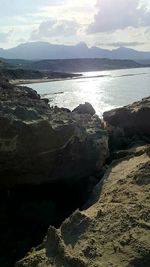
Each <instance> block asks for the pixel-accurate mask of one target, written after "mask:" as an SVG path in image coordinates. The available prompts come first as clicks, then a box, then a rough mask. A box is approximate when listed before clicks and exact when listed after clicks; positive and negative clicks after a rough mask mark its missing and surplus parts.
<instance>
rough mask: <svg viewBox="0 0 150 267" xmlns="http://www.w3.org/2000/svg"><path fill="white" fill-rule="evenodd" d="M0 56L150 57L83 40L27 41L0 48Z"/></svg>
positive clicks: (141, 58) (144, 53) (124, 48)
mask: <svg viewBox="0 0 150 267" xmlns="http://www.w3.org/2000/svg"><path fill="white" fill-rule="evenodd" d="M0 57H3V58H7V59H8V58H10V59H25V60H26V59H28V60H42V59H72V58H109V59H132V60H145V59H150V52H140V51H137V50H134V49H132V48H128V47H124V46H121V47H119V48H117V49H114V50H108V49H103V48H100V47H96V46H93V47H88V46H87V44H86V43H85V42H80V43H78V44H76V45H61V44H52V43H48V42H28V43H23V44H20V45H18V46H16V47H14V48H10V49H2V48H0Z"/></svg>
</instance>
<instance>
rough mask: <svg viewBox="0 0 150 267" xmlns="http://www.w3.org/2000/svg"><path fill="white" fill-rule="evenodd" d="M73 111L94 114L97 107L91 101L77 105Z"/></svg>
mask: <svg viewBox="0 0 150 267" xmlns="http://www.w3.org/2000/svg"><path fill="white" fill-rule="evenodd" d="M73 112H76V113H78V114H89V115H91V116H93V115H94V114H95V109H94V108H93V107H92V105H91V104H90V103H88V102H85V104H80V105H79V106H78V107H76V108H75V109H74V110H73Z"/></svg>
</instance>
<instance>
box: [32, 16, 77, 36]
mask: <svg viewBox="0 0 150 267" xmlns="http://www.w3.org/2000/svg"><path fill="white" fill-rule="evenodd" d="M78 27H79V25H78V24H77V23H76V22H74V21H69V20H48V21H44V22H42V23H41V24H40V25H39V27H38V29H37V30H33V31H32V33H31V39H32V40H39V39H41V38H43V37H62V36H63V37H68V36H69V37H70V36H72V35H76V33H77V30H78Z"/></svg>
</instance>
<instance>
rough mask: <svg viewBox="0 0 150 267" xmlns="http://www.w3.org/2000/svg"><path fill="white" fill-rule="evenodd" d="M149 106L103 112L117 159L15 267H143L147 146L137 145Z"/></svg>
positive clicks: (149, 243) (147, 237) (149, 176)
mask: <svg viewBox="0 0 150 267" xmlns="http://www.w3.org/2000/svg"><path fill="white" fill-rule="evenodd" d="M149 103H150V99H149V98H147V99H143V100H142V101H141V102H137V103H134V104H132V105H129V106H127V107H124V108H121V109H117V110H113V111H110V112H108V113H105V114H104V118H105V125H106V127H107V129H108V131H109V134H110V137H112V136H113V138H114V132H115V131H117V136H118V138H122V135H123V136H124V138H126V139H127V140H128V142H127V144H126V149H125V150H122V151H117V147H116V146H115V145H116V143H114V144H113V145H114V148H115V149H114V150H116V153H117V152H118V155H119V157H120V159H118V160H115V161H112V163H111V164H110V166H109V167H107V170H106V172H105V174H104V176H103V178H102V179H101V180H100V182H99V183H98V184H97V185H96V187H94V189H93V192H92V194H91V196H90V197H89V200H88V202H87V203H86V205H84V208H83V209H81V210H77V211H75V212H74V213H73V214H72V215H71V216H70V217H69V218H68V219H66V220H65V221H64V222H63V223H62V225H61V227H60V228H58V229H56V228H54V227H51V226H50V227H49V229H48V232H47V235H46V237H45V239H44V240H43V242H42V244H41V245H40V246H39V247H37V248H35V249H33V250H32V251H30V252H29V253H28V254H27V255H26V257H25V258H24V259H23V260H21V261H19V262H18V263H17V264H16V266H17V267H26V266H31V267H32V266H37V267H39V266H40V267H60V266H61V267H100V266H102V267H108V266H113V267H120V266H121V267H127V266H128V267H139V266H140V267H148V266H149V262H150V216H149V214H150V193H149V192H150V191H149V190H150V146H149V144H145V145H139V144H140V143H143V142H145V141H144V140H143V137H144V136H147V138H148V137H149V136H150V132H149V121H148V118H149V111H150V105H149ZM126 114H127V117H126ZM140 118H141V119H142V120H140ZM146 122H147V123H146ZM117 127H118V128H117ZM116 129H117V130H116ZM118 129H119V130H118ZM113 138H112V140H111V141H112V142H116V139H113ZM133 140H134V142H133ZM135 140H136V142H135ZM146 140H148V139H146ZM120 146H121V143H120ZM127 146H128V147H127ZM114 150H113V153H114Z"/></svg>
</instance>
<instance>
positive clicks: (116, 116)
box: [103, 97, 150, 149]
mask: <svg viewBox="0 0 150 267" xmlns="http://www.w3.org/2000/svg"><path fill="white" fill-rule="evenodd" d="M103 118H104V121H105V124H106V128H107V130H108V132H109V134H110V142H111V146H112V147H113V148H115V149H124V148H126V147H127V146H128V145H130V144H131V141H133V142H136V143H137V141H138V140H144V141H146V143H147V142H150V119H149V118H150V97H147V98H143V99H142V100H141V101H138V102H134V103H133V104H130V105H127V106H125V107H121V108H117V109H114V110H110V111H107V112H104V114H103Z"/></svg>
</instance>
